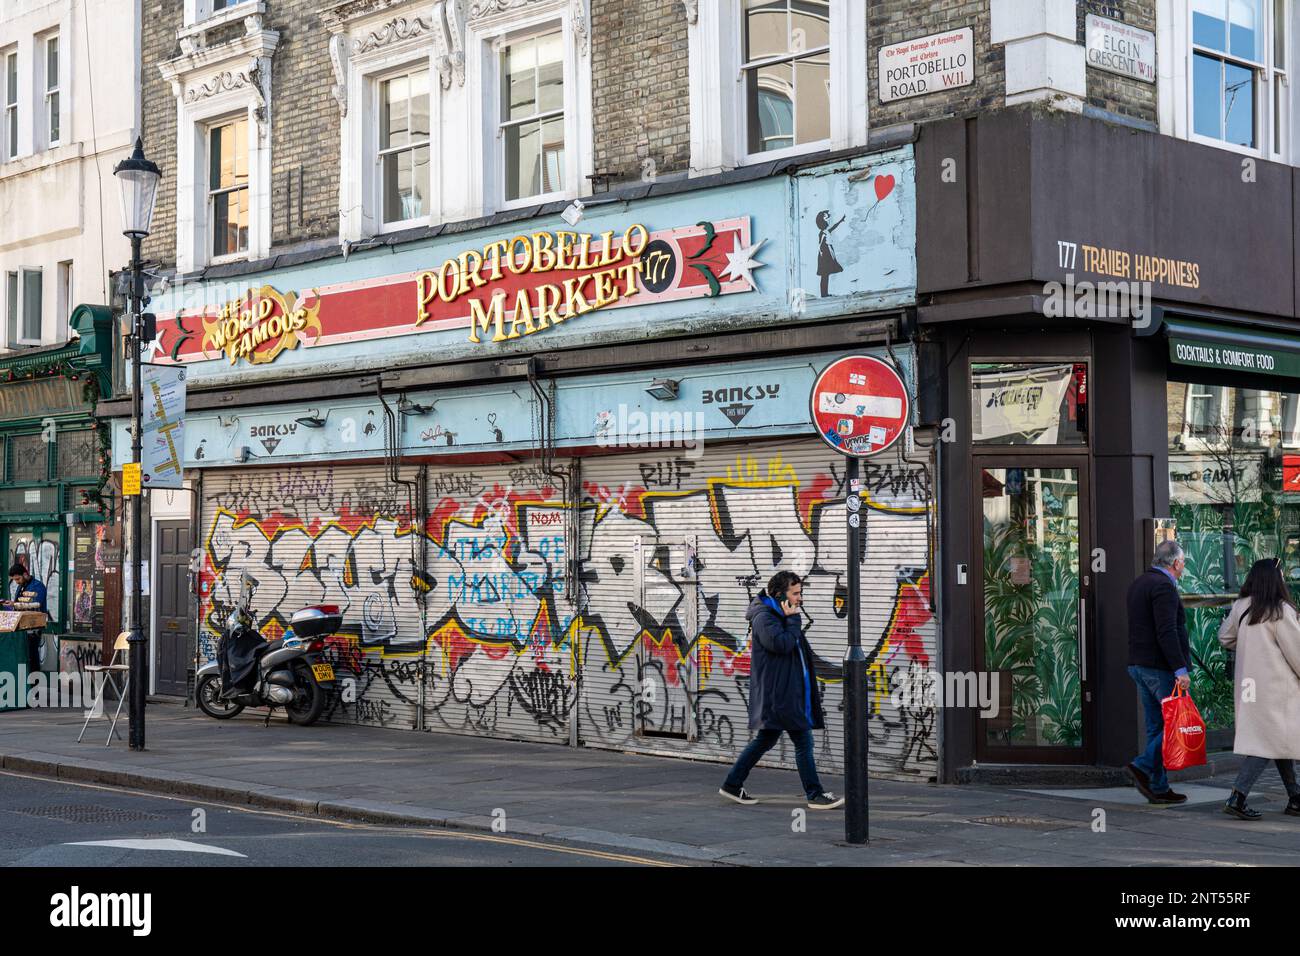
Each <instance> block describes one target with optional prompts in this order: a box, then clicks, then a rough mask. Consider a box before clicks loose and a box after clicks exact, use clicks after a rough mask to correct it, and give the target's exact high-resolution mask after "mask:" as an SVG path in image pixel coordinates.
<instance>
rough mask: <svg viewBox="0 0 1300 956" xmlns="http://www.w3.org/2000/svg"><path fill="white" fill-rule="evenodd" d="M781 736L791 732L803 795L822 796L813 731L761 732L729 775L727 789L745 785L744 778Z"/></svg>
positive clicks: (737, 760)
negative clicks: (815, 760)
mask: <svg viewBox="0 0 1300 956" xmlns="http://www.w3.org/2000/svg"><path fill="white" fill-rule="evenodd" d="M782 733H789V735H790V740H791V741H792V742H793V743H794V762H795V764H797V765H798V767H799V781H800V782H801V783H802V784H803V791H804V794H805V795H806V796H807V797H808V799H809V800H811V799H812V798H813V797H819V796H821V795H822V793H823V791H822V782H821V780H819V779H818V778H817V764H816V763H815V762H814V761H813V733H812V731H811V730H790V731H780V730H766V729H764V730H760V731H759V732H758V736H757V737H755V738H754V739H753V740H751V741H750V742H749V746H748V747H746V748H745V749H744V750H743V751H741V754H740V756H739V757H737V758H736V764H735V766H734V767H732V768H731V773H729V774H727V782H726V784H725V785H726V786H727V787H730V788H731V789H733V790H735V789H738V788H740V787H742V786H744V784H745V778H746V777H748V776H749V772H750V771H751V770H753V769H754V764H756V763H758V762H759V761H760V760H761V759H763V754H765V753H767V752H768V751H769V750H771V749H772V748H773V747H775V746H776V742H777V741H778V740H780V739H781V734H782Z"/></svg>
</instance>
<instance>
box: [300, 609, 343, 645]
mask: <svg viewBox="0 0 1300 956" xmlns="http://www.w3.org/2000/svg"><path fill="white" fill-rule="evenodd" d="M342 624H343V615H342V614H340V613H339V609H338V608H337V607H336V606H334V605H332V604H317V605H315V606H313V607H305V608H303V609H302V610H300V611H295V612H294V613H293V617H291V618H289V626H290V627H291V628H292V629H293V633H294V634H295V635H297V636H298V637H328V636H329V635H331V634H335V633H337V632H338V629H339V628H340V627H341V626H342Z"/></svg>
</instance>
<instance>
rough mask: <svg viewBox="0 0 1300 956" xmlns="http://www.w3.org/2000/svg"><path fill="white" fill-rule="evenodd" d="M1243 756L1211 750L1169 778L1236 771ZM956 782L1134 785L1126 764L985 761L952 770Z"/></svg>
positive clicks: (1175, 780) (1197, 777) (1183, 779)
mask: <svg viewBox="0 0 1300 956" xmlns="http://www.w3.org/2000/svg"><path fill="white" fill-rule="evenodd" d="M1243 759H1244V758H1243V757H1242V756H1241V755H1240V754H1234V753H1231V752H1220V753H1212V754H1209V755H1207V757H1206V762H1205V763H1204V764H1202V765H1201V766H1199V767H1189V768H1188V769H1186V770H1173V771H1170V773H1169V779H1170V781H1171V782H1173V783H1185V782H1187V781H1190V780H1204V779H1205V778H1207V777H1213V776H1217V775H1219V774H1226V773H1236V772H1237V770H1238V769H1240V767H1241V762H1242V760H1243ZM953 782H954V783H957V784H963V785H975V786H986V787H1128V786H1132V784H1133V778H1132V777H1130V776H1129V774H1128V770H1127V769H1125V768H1124V767H1077V766H1051V765H1045V764H984V765H982V766H978V767H961V768H959V769H958V770H956V771H955V772H954V773H953Z"/></svg>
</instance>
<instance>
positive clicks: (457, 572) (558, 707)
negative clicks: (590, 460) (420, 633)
mask: <svg viewBox="0 0 1300 956" xmlns="http://www.w3.org/2000/svg"><path fill="white" fill-rule="evenodd" d="M427 480H428V515H429V518H428V520H427V521H426V525H425V527H426V530H427V535H426V545H425V546H426V548H427V558H426V561H425V564H424V566H425V568H426V569H427V578H428V584H429V586H430V590H429V592H428V602H427V618H428V623H429V631H430V634H431V639H430V641H429V650H428V667H427V669H426V683H425V707H426V714H425V726H426V727H427V728H428V729H430V730H443V731H453V732H460V733H469V734H481V735H486V736H497V737H510V738H516V739H522V740H539V741H548V742H558V743H568V742H569V739H570V716H571V712H572V707H573V702H574V700H575V693H574V687H575V681H574V672H575V671H574V667H573V662H572V654H573V648H572V644H571V642H570V639H569V628H570V626H571V624H572V622H573V612H572V610H571V608H570V605H569V604H568V602H567V601H566V600H565V574H566V562H567V556H568V548H567V547H566V544H565V529H566V527H567V525H566V521H567V518H568V514H567V511H566V508H565V505H564V500H563V495H564V491H565V480H564V479H563V478H561V477H558V476H552V475H548V474H546V473H544V472H541V471H539V470H538V469H536V468H535V467H530V466H527V465H515V466H506V465H488V466H468V465H467V466H465V467H463V468H458V469H449V468H430V469H429V470H428V478H427Z"/></svg>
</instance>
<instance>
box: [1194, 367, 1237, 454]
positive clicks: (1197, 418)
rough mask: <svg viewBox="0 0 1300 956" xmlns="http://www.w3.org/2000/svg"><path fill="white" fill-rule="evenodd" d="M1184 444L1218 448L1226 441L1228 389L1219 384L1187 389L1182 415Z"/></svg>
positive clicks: (1198, 385)
mask: <svg viewBox="0 0 1300 956" xmlns="http://www.w3.org/2000/svg"><path fill="white" fill-rule="evenodd" d="M1183 434H1184V436H1185V437H1186V439H1187V441H1186V444H1187V445H1189V446H1192V445H1201V446H1209V447H1219V446H1223V445H1226V444H1227V439H1228V437H1229V436H1228V388H1227V386H1222V385H1201V384H1198V383H1196V382H1192V383H1189V384H1188V386H1187V405H1186V407H1185V409H1184V413H1183Z"/></svg>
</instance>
